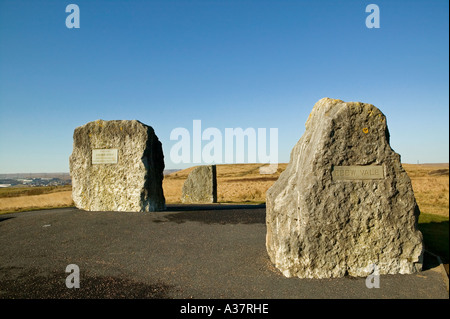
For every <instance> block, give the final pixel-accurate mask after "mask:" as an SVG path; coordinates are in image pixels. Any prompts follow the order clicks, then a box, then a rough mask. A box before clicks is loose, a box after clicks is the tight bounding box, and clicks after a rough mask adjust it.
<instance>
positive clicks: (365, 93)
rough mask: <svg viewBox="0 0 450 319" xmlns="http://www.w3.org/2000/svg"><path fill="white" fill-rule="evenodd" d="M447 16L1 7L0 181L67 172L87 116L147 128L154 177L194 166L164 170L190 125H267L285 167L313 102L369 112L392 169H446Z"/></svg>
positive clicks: (290, 4) (136, 4)
mask: <svg viewBox="0 0 450 319" xmlns="http://www.w3.org/2000/svg"><path fill="white" fill-rule="evenodd" d="M70 3H75V4H77V5H78V6H79V8H80V28H79V29H68V28H66V25H65V20H66V17H67V16H68V15H69V13H66V12H65V8H66V6H67V5H68V4H70ZM370 3H375V4H377V5H378V6H379V8H380V28H379V29H368V28H366V25H365V20H366V17H367V16H368V15H369V13H366V12H365V8H366V6H367V5H368V4H370ZM448 15H449V2H448V1H445V0H431V1H430V0H428V1H394V0H389V1H378V0H370V1H361V0H354V1H313V0H308V1H300V0H298V1H264V0H262V1H244V0H240V1H231V0H230V1H228V0H222V1H206V0H205V1H170V0H166V1H94V0H90V1H81V0H70V1H17V0H16V1H2V0H0V173H16V172H63V171H66V172H68V170H69V165H68V158H69V156H70V154H71V152H72V135H73V130H74V129H75V128H76V127H77V126H80V125H83V124H85V123H87V122H90V121H94V120H97V119H103V120H113V119H130V120H131V119H138V120H140V121H141V122H143V123H145V124H148V125H151V126H152V127H153V128H154V129H155V131H156V134H157V135H158V137H159V139H160V140H161V141H162V143H163V147H164V154H165V160H166V168H178V167H187V166H192V165H194V164H192V165H175V164H173V163H172V162H171V161H170V157H169V153H170V149H171V147H172V146H173V145H174V144H175V143H176V141H171V140H170V138H169V137H170V132H171V131H172V130H173V129H174V128H176V127H185V128H187V129H189V130H190V131H191V132H192V121H193V120H195V119H200V120H202V127H203V128H207V127H217V128H218V129H220V130H222V132H223V131H224V129H225V128H227V127H228V128H236V127H242V128H248V127H253V128H255V129H256V128H270V127H275V128H278V135H279V161H280V162H288V161H289V154H290V151H291V149H292V147H293V146H294V145H295V143H296V142H297V141H298V140H299V139H300V137H301V135H302V134H303V132H304V124H305V121H306V119H307V117H308V114H309V113H310V111H311V109H312V107H313V105H314V103H315V102H317V101H318V100H319V99H321V98H323V97H330V98H338V99H342V100H344V101H361V102H366V103H371V104H374V105H375V106H377V107H378V108H379V109H381V111H382V112H383V113H385V115H386V116H387V119H388V126H389V130H390V133H391V146H392V147H393V149H394V150H395V151H396V152H397V153H399V154H401V156H402V161H403V162H406V163H417V161H419V162H420V163H425V162H448V161H449V89H448V86H449V34H448V28H449V16H448Z"/></svg>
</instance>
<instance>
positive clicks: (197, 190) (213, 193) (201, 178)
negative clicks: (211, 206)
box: [181, 165, 217, 204]
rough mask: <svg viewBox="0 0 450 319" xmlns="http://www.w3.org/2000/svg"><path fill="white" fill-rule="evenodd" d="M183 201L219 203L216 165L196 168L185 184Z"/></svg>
mask: <svg viewBox="0 0 450 319" xmlns="http://www.w3.org/2000/svg"><path fill="white" fill-rule="evenodd" d="M181 202H183V203H199V204H200V203H217V177H216V165H203V166H198V167H196V168H194V170H193V171H192V172H190V173H189V175H188V178H187V179H186V181H185V182H184V184H183V189H182V195H181Z"/></svg>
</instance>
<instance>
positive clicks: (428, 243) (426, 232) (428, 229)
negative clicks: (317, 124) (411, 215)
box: [419, 213, 449, 263]
mask: <svg viewBox="0 0 450 319" xmlns="http://www.w3.org/2000/svg"><path fill="white" fill-rule="evenodd" d="M419 230H420V231H421V232H422V235H423V242H424V244H425V249H426V250H428V251H430V252H432V253H434V254H436V255H438V256H439V257H441V259H442V261H443V262H444V263H448V262H449V248H448V247H449V235H448V234H449V218H448V217H445V216H439V215H433V214H427V213H421V214H420V216H419Z"/></svg>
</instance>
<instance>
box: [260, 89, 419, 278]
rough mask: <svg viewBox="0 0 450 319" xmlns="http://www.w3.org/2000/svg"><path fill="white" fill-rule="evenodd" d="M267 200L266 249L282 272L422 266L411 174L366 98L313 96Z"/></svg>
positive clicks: (313, 274)
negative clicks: (302, 128) (345, 99)
mask: <svg viewBox="0 0 450 319" xmlns="http://www.w3.org/2000/svg"><path fill="white" fill-rule="evenodd" d="M266 201H267V202H266V207H267V208H266V224H267V235H266V247H267V252H268V254H269V257H270V259H271V261H272V262H273V263H274V264H275V266H276V267H277V268H278V269H279V270H281V272H282V273H283V274H284V275H285V276H287V277H291V276H297V277H300V278H332V277H342V276H344V275H347V274H348V275H350V276H363V277H365V276H368V275H370V274H371V273H372V271H373V270H374V269H376V270H378V273H379V274H396V273H401V274H409V273H414V272H417V271H420V270H421V268H422V260H423V245H422V234H421V233H420V231H418V229H417V220H418V216H419V213H420V212H419V208H418V206H417V204H416V200H415V198H414V193H413V190H412V186H411V181H410V179H409V177H408V175H407V174H406V172H405V170H404V169H403V168H402V165H401V163H400V155H399V154H397V153H395V152H394V151H393V150H392V149H391V147H390V145H389V131H388V128H387V125H386V117H385V116H384V114H383V113H381V112H380V110H378V109H377V108H376V107H375V106H373V105H370V104H364V103H357V102H349V103H345V102H343V101H341V100H333V99H329V98H324V99H321V100H320V101H319V102H317V103H316V105H314V108H313V110H312V112H311V114H310V116H309V118H308V120H307V122H306V130H305V133H304V134H303V136H302V137H301V139H300V140H299V141H298V143H297V144H296V145H295V147H294V148H293V150H292V153H291V157H290V162H289V164H288V166H287V168H286V170H285V171H284V172H283V173H282V174H281V175H280V177H279V179H278V180H277V181H276V182H275V183H274V185H273V186H272V187H271V188H270V189H269V190H268V191H267V194H266ZM374 267H376V268H374Z"/></svg>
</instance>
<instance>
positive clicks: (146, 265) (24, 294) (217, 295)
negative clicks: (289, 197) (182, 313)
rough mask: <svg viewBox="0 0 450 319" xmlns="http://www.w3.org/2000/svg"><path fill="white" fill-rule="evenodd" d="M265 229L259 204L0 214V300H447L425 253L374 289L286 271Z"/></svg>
mask: <svg viewBox="0 0 450 319" xmlns="http://www.w3.org/2000/svg"><path fill="white" fill-rule="evenodd" d="M265 236H266V226H265V206H263V205H262V206H261V205H260V206H255V205H224V204H217V205H168V210H167V211H164V212H156V213H122V212H86V211H82V210H78V209H76V208H61V209H51V210H42V211H31V212H21V213H13V214H5V215H0V298H4V299H10V298H33V299H34V298H58V299H59V298H63V299H66V298H67V299H72V298H127V299H128V298H130V299H132V298H158V299H160V298H162V299H166V298H168V299H171V298H175V299H187V298H194V299H204V298H213V299H221V298H226V299H266V298H269V299H271V298H274V299H305V298H306V299H308V298H314V299H340V298H344V299H359V298H362V299H366V298H375V299H380V298H381V299H398V298H401V299H405V298H414V299H417V298H419V299H422V298H424V299H448V298H449V294H448V291H447V288H446V286H445V284H444V281H443V280H442V276H441V273H440V272H439V267H433V262H432V261H431V260H429V261H428V264H429V265H431V266H428V267H425V268H428V269H425V270H424V271H422V272H421V273H419V274H412V275H382V276H380V287H379V288H372V289H369V288H367V287H366V279H365V278H353V277H344V278H337V279H299V278H285V277H284V276H283V275H282V274H281V273H280V272H279V271H278V270H277V269H276V268H274V267H273V265H272V264H271V262H270V260H269V258H268V255H267V252H266V248H265ZM425 258H432V257H431V256H428V257H427V256H425ZM69 264H75V265H77V266H78V267H79V270H80V288H79V289H69V288H67V287H66V284H65V282H66V277H67V276H69V273H66V272H65V270H66V267H67V265H69Z"/></svg>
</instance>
